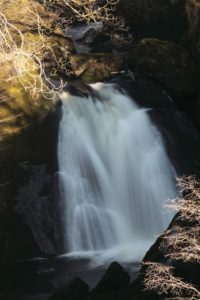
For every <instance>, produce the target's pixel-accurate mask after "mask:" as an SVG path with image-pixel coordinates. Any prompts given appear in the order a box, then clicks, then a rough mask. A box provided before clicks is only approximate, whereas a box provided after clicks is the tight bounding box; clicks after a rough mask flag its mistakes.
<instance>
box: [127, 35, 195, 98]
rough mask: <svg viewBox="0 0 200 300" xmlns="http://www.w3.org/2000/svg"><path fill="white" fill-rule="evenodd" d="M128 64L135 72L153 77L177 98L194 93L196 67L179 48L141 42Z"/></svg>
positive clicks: (148, 41)
mask: <svg viewBox="0 0 200 300" xmlns="http://www.w3.org/2000/svg"><path fill="white" fill-rule="evenodd" d="M129 61H130V65H131V67H132V69H133V70H137V71H140V72H143V73H144V74H145V75H148V76H150V77H153V78H154V79H156V80H157V81H159V82H160V83H162V84H163V85H164V86H165V87H167V88H170V89H172V90H173V91H175V92H176V93H178V94H179V93H182V92H183V93H189V94H190V93H194V91H195V88H196V71H195V66H194V63H193V61H192V59H191V57H190V54H189V53H188V52H187V50H186V49H185V48H183V47H182V46H180V45H177V44H174V43H171V42H168V41H161V40H158V39H155V38H146V39H142V40H141V41H140V42H139V44H138V45H137V47H136V49H134V51H133V52H132V53H131V55H130V57H129Z"/></svg>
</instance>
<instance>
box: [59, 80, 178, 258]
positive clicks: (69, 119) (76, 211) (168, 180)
mask: <svg viewBox="0 0 200 300" xmlns="http://www.w3.org/2000/svg"><path fill="white" fill-rule="evenodd" d="M91 87H92V89H93V90H94V91H95V93H96V95H97V97H96V98H95V99H94V98H92V96H91V97H89V98H84V97H78V96H72V95H70V94H69V93H67V92H63V93H62V94H61V100H62V102H63V107H62V119H61V122H60V130H59V143H58V160H59V178H60V194H61V196H60V197H61V201H62V218H63V226H64V232H65V247H66V252H67V253H70V254H77V253H79V254H80V255H83V256H84V255H87V253H93V254H95V255H96V256H97V254H99V253H101V254H102V255H105V256H106V255H107V257H110V258H111V259H113V258H116V259H118V260H120V258H121V260H124V261H126V260H128V259H132V260H134V259H135V260H137V259H141V258H142V256H143V255H144V254H145V252H146V251H147V250H148V247H149V246H150V245H151V244H152V243H153V242H154V240H155V239H156V238H157V236H158V235H159V234H161V232H162V231H163V230H164V229H165V228H166V227H167V226H168V224H169V222H170V220H171V219H172V214H170V213H167V212H165V210H164V208H163V203H164V201H165V200H167V199H169V198H174V197H176V195H177V191H176V186H175V183H174V170H173V167H172V166H171V164H170V162H169V159H168V157H167V155H166V151H165V148H164V144H163V141H162V137H161V135H160V133H159V131H158V129H157V128H156V127H155V126H154V125H153V124H152V122H151V121H150V119H149V117H148V112H147V110H146V109H142V108H140V107H138V105H137V104H136V103H134V101H133V100H132V99H130V98H129V96H128V95H126V94H125V93H122V92H120V91H119V90H118V89H116V87H115V86H114V85H112V84H102V83H97V84H93V85H91Z"/></svg>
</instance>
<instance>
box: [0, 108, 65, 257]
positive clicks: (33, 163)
mask: <svg viewBox="0 0 200 300" xmlns="http://www.w3.org/2000/svg"><path fill="white" fill-rule="evenodd" d="M59 118H60V112H59V108H58V111H55V112H52V113H50V114H49V116H47V117H46V118H44V120H43V121H40V122H35V123H32V124H30V125H29V127H27V128H25V129H23V130H21V131H20V133H18V134H15V135H14V136H10V137H7V138H6V139H5V140H4V141H3V142H2V143H1V148H0V158H1V159H0V180H1V190H0V195H1V204H0V207H1V210H0V216H1V218H0V225H1V227H0V233H1V234H0V253H1V257H2V259H5V258H13V257H14V258H15V257H32V256H41V255H42V253H47V254H52V253H55V252H56V251H57V252H59V251H61V252H62V250H61V249H62V241H61V240H60V235H62V233H61V232H62V230H61V226H60V224H58V223H59V222H58V218H57V216H56V209H55V208H54V207H53V206H55V207H57V208H58V205H59V203H58V201H56V200H55V199H56V196H57V195H56V190H54V186H55V185H54V182H55V179H56V178H55V176H54V173H55V172H56V171H57V158H56V148H57V133H58V120H59ZM36 120H37V119H36ZM29 121H31V119H30V120H29ZM32 122H33V121H32ZM49 133H51V134H49ZM56 228H57V229H56ZM58 240H59V241H58ZM56 244H57V246H58V245H60V246H58V247H57V246H56ZM58 249H59V250H58ZM0 260H1V259H0Z"/></svg>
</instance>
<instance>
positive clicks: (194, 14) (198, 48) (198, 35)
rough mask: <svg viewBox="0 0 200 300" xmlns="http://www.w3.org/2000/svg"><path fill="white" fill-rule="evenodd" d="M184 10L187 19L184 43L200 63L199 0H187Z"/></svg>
mask: <svg viewBox="0 0 200 300" xmlns="http://www.w3.org/2000/svg"><path fill="white" fill-rule="evenodd" d="M186 12H187V19H188V30H187V35H186V40H187V43H186V44H187V47H188V48H189V49H191V52H192V54H193V56H194V58H195V59H196V60H197V61H198V63H200V1H199V0H194V1H191V0H187V1H186Z"/></svg>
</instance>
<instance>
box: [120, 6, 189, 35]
mask: <svg viewBox="0 0 200 300" xmlns="http://www.w3.org/2000/svg"><path fill="white" fill-rule="evenodd" d="M118 13H119V14H121V15H122V16H123V17H124V18H125V21H126V22H127V24H128V25H129V26H131V27H132V29H133V32H134V36H137V35H139V36H157V37H162V38H169V39H177V38H180V36H181V35H182V34H183V32H184V30H185V28H186V16H185V0H175V1H172V0H140V1H138V0H120V1H119V6H118Z"/></svg>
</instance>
